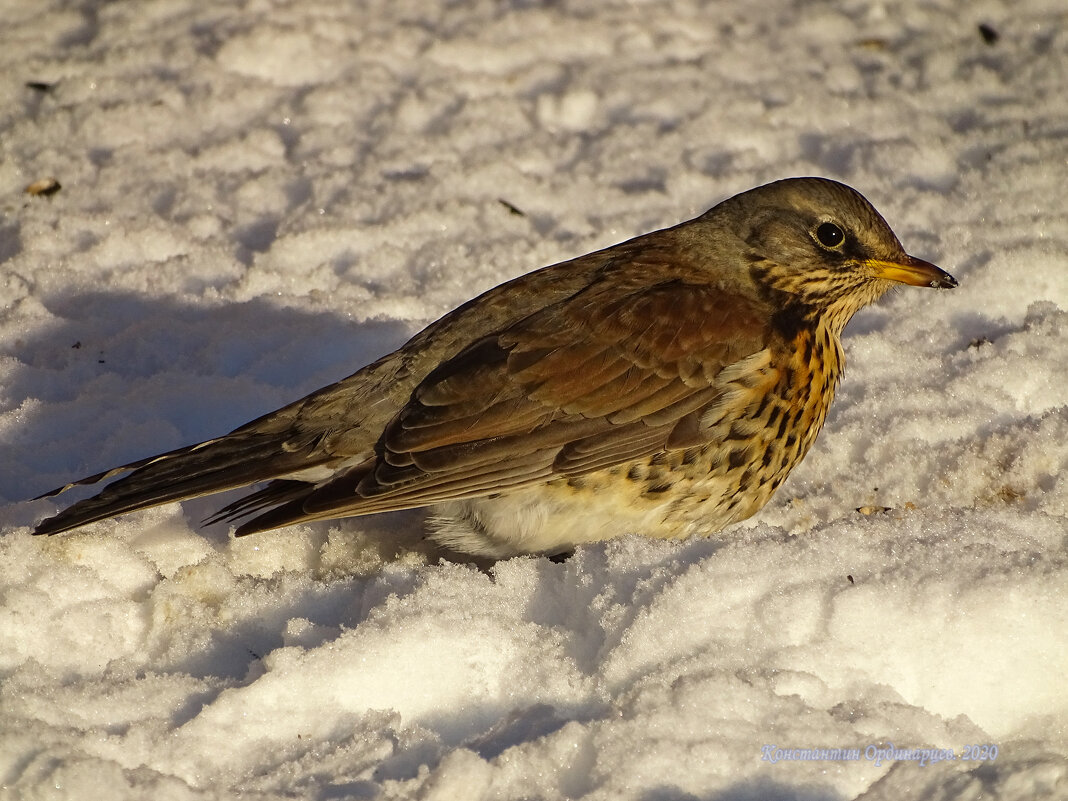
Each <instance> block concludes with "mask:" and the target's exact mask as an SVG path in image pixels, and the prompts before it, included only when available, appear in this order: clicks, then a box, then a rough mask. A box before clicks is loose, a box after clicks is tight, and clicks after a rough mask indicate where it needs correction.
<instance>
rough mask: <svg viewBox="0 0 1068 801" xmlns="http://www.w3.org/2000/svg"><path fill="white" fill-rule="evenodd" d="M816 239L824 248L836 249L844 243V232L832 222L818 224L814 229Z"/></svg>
mask: <svg viewBox="0 0 1068 801" xmlns="http://www.w3.org/2000/svg"><path fill="white" fill-rule="evenodd" d="M816 239H817V240H819V243H820V244H821V245H823V246H824V247H825V248H836V247H838V246H839V245H841V244H842V243H843V242H845V232H844V231H843V230H842V229H841V228H839V227H838V226H837V225H835V224H834V223H833V222H825V223H820V224H819V227H817V228H816Z"/></svg>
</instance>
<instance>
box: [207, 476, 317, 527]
mask: <svg viewBox="0 0 1068 801" xmlns="http://www.w3.org/2000/svg"><path fill="white" fill-rule="evenodd" d="M314 487H315V485H314V484H310V483H308V482H307V481H295V480H293V479H286V478H277V479H275V480H274V481H272V482H271V483H270V484H268V485H267V486H266V487H264V488H263V489H261V490H258V491H257V492H253V493H252V494H251V495H244V496H242V497H240V498H238V499H237V500H236V501H234V502H233V503H231V504H229V505H227V506H224V507H223V508H222V509H220V510H219V511H217V512H215V513H214V514H213V515H211V516H210V517H206V518H204V521H203V522H204V525H205V526H210V525H211V524H212V523H219V522H222V521H223V520H237V519H238V518H241V517H247V516H248V515H250V514H253V513H254V512H258V511H259V510H260V509H265V508H267V507H268V506H277V505H278V504H281V503H285V502H286V501H291V500H293V499H295V498H302V497H304V496H305V495H307V494H308V493H309V492H311V490H312V489H314Z"/></svg>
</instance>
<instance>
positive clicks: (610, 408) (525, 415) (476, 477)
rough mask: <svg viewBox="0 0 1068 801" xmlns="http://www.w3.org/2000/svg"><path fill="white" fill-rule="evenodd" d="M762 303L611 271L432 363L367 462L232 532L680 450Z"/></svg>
mask: <svg viewBox="0 0 1068 801" xmlns="http://www.w3.org/2000/svg"><path fill="white" fill-rule="evenodd" d="M631 266H632V267H638V268H641V267H643V266H644V267H647V269H646V270H645V272H646V273H655V265H652V266H648V265H640V264H634V265H631ZM761 311H762V310H761V309H760V308H759V307H758V306H757V305H756V304H755V303H754V302H752V301H749V300H746V299H743V298H740V297H738V296H736V295H733V294H729V293H726V292H725V291H724V290H722V289H719V288H717V287H713V286H708V285H701V284H696V283H690V282H686V281H685V280H683V279H675V280H670V281H665V282H661V283H651V282H650V281H649V280H647V279H644V278H642V277H635V278H633V279H631V280H626V279H625V278H621V276H620V275H619V274H618V273H617V274H615V275H614V276H613V278H612V280H611V281H601V282H598V283H595V284H594V285H593V286H591V287H589V288H588V289H586V290H584V291H583V292H581V293H579V294H577V295H575V296H574V297H571V298H569V299H568V300H566V301H564V302H562V303H558V304H555V305H553V306H550V307H547V308H545V309H542V310H541V311H540V312H537V313H536V314H533V315H531V316H530V317H528V318H526V319H524V320H522V321H520V322H519V323H516V324H514V325H512V326H510V327H508V328H506V329H505V330H503V331H501V332H500V333H497V334H494V335H492V336H487V337H484V338H482V339H480V340H478V341H477V342H475V343H473V344H471V345H470V346H468V347H467V348H466V349H464V350H462V351H461V352H460V353H459V354H457V355H456V356H455V357H454V358H452V359H450V360H448V361H446V362H445V363H444V364H442V365H440V366H439V367H438V368H437V369H435V370H433V371H432V372H431V373H430V374H429V375H427V377H426V378H425V379H424V380H423V381H422V382H421V383H420V384H419V386H418V387H417V388H416V390H415V391H414V392H413V393H412V396H411V398H410V400H409V402H408V403H407V404H406V405H405V406H404V408H403V409H402V410H401V411H400V412H399V413H398V414H397V415H396V416H395V417H394V419H393V420H392V421H391V422H390V423H389V425H388V426H387V427H386V429H385V431H384V433H383V435H382V437H381V439H380V441H379V444H378V448H377V451H378V459H377V461H376V463H375V464H374V465H373V466H372V465H363V466H361V467H360V468H357V469H354V470H352V471H350V472H349V473H348V474H346V475H341V476H339V477H337V478H335V479H333V480H331V481H330V482H328V483H326V484H324V485H321V486H319V487H317V488H315V489H314V490H312V491H310V492H309V493H308V494H306V495H305V496H304V497H302V498H299V499H296V500H293V501H291V502H290V503H287V504H283V506H281V507H279V508H278V509H276V510H272V511H271V512H267V513H266V514H265V515H263V516H261V517H260V518H256V519H254V520H252V521H250V523H248V524H246V526H243V527H242V528H241V529H239V533H251V532H252V531H258V530H262V529H264V528H270V527H274V526H278V525H285V524H286V523H289V522H295V521H296V520H301V519H316V518H326V517H340V516H347V515H354V514H356V515H358V514H367V513H371V512H378V511H387V510H393V509H401V508H408V507H414V506H423V505H427V504H430V503H434V502H437V501H441V500H446V499H451V498H461V497H471V496H477V495H487V494H490V493H493V492H499V491H502V490H507V489H509V488H515V487H519V486H524V485H529V484H532V483H537V482H541V481H545V480H547V479H550V478H552V477H554V476H573V475H580V474H582V473H587V472H590V471H593V470H599V469H603V468H605V467H608V466H610V465H613V464H619V463H622V462H626V461H629V460H632V459H635V458H639V457H642V456H645V455H652V454H655V453H657V452H660V451H663V450H666V449H669V448H671V447H685V446H687V445H688V444H692V442H691V440H692V436H693V432H694V431H696V429H697V426H696V425H695V423H696V418H697V417H698V416H699V414H700V410H701V409H703V408H704V407H706V406H707V405H708V404H710V403H712V402H713V400H714V398H715V392H716V390H715V389H714V388H713V381H714V379H715V377H716V375H717V374H718V373H719V371H720V370H721V369H722V368H723V367H724V366H726V365H728V364H731V363H733V362H736V361H738V360H739V359H742V358H745V357H746V356H748V355H750V354H752V353H755V352H756V351H758V350H760V349H762V348H763V347H764V346H765V337H766V333H767V332H766V325H765V320H766V316H765V315H763V314H762V313H761Z"/></svg>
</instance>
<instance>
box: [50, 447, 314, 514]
mask: <svg viewBox="0 0 1068 801" xmlns="http://www.w3.org/2000/svg"><path fill="white" fill-rule="evenodd" d="M287 444H288V443H286V442H285V440H284V439H283V438H281V437H279V436H264V435H262V434H261V435H255V434H251V435H244V436H241V435H238V436H235V435H232V434H231V435H229V436H226V437H222V438H221V439H216V440H208V441H207V442H202V443H200V444H199V445H192V446H190V447H187V448H179V449H178V450H175V451H170V452H169V453H164V454H161V455H159V456H154V457H151V458H149V459H142V460H141V461H138V462H133V463H131V464H128V465H125V466H123V467H117V468H114V469H112V470H106V471H104V472H103V473H98V474H97V475H95V476H90V477H89V478H85V479H82V480H81V481H76V482H74V483H72V484H68V485H66V486H64V487H60V488H59V489H57V490H53V491H52V492H48V493H45V494H44V495H42V496H41V497H42V498H47V497H50V496H53V495H58V494H59V493H60V492H63V491H64V490H66V489H69V488H70V487H73V486H77V485H80V484H92V483H95V482H97V481H101V480H103V479H105V478H109V477H110V476H112V475H116V474H118V473H121V472H123V471H125V470H133V472H132V473H130V475H128V476H126V477H125V478H121V479H119V480H118V481H115V482H114V483H112V484H109V485H108V486H107V487H105V488H104V489H103V490H102V491H101V492H100V493H99V494H98V495H95V496H93V497H92V498H87V499H85V500H84V501H78V502H77V503H75V504H73V505H72V506H70V507H69V508H67V509H64V510H63V511H62V512H60V513H59V514H57V515H55V516H54V517H50V518H48V519H46V520H42V521H41V522H40V523H39V524H38V525H37V528H36V529H35V530H34V532H33V533H34V534H57V533H59V532H61V531H67V530H68V529H72V528H77V527H78V526H82V525H85V524H86V523H92V522H95V521H97V520H103V519H105V518H108V517H114V516H115V515H119V514H123V513H124V512H132V511H135V510H137V509H146V508H148V507H150V506H158V505H159V504H163V503H169V502H171V501H181V500H185V499H187V498H195V497H197V496H199V495H209V494H211V493H215V492H223V491H224V490H229V489H235V488H237V487H245V486H248V485H249V484H255V483H257V482H259V481H267V480H268V479H272V478H275V477H277V476H280V475H286V474H287V473H293V472H296V471H299V470H303V469H305V468H309V467H315V466H317V465H319V464H323V463H324V462H326V461H328V460H327V459H326V458H320V459H314V458H309V457H310V453H309V452H310V451H312V449H310V448H307V449H306V448H298V449H296V450H289V449H287V448H286V447H284V446H285V445H287Z"/></svg>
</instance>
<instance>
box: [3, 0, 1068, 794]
mask: <svg viewBox="0 0 1068 801" xmlns="http://www.w3.org/2000/svg"><path fill="white" fill-rule="evenodd" d="M0 5H2V10H0V17H2V19H3V26H2V29H0V44H2V45H3V46H2V48H0V64H2V70H3V75H4V76H5V78H6V80H4V81H3V82H2V83H0V198H2V201H0V301H2V302H0V454H2V455H0V523H2V527H3V533H2V535H0V621H2V623H0V626H2V629H0V788H2V790H0V797H2V798H5V799H6V798H12V799H15V798H17V799H68V798H69V799H85V798H89V797H94V798H108V799H143V798H153V799H161V800H163V801H171V800H172V799H175V800H177V799H214V798H232V797H237V796H240V797H242V798H245V799H283V798H286V799H289V798H308V799H323V800H324V801H325V800H326V799H342V798H352V799H402V798H422V799H472V800H474V799H483V798H484V799H572V798H590V799H636V800H638V799H640V800H641V801H683V799H702V800H703V801H704V800H707V801H756V800H757V799H791V800H793V801H840V800H843V799H863V800H864V801H874V799H895V800H899V799H961V800H962V801H963V800H965V799H967V800H968V801H971V799H980V798H982V799H1004V800H1007V799H1021V800H1022V799H1038V798H1051V799H1052V798H1066V797H1068V692H1066V691H1065V688H1066V686H1068V685H1066V683H1065V676H1066V675H1068V557H1066V544H1068V540H1066V537H1068V490H1066V486H1068V485H1066V482H1065V480H1064V475H1065V473H1066V471H1068V405H1066V403H1068V374H1066V369H1065V365H1066V364H1068V199H1066V198H1068V195H1066V193H1065V186H1066V185H1068V92H1066V91H1065V87H1066V86H1068V12H1066V11H1065V8H1064V3H1063V0H1018V1H1014V2H1011V3H1010V2H1008V0H1006V1H1005V2H997V1H996V0H979V2H972V3H967V4H963V3H958V2H953V1H952V0H929V1H928V2H907V1H906V0H889V1H888V2H881V3H865V2H860V1H859V0H842V2H824V3H812V2H805V1H804V0H770V2H765V3H760V4H753V3H750V2H744V1H743V0H723V1H722V2H698V0H672V2H663V3H659V2H658V3H652V2H633V1H631V0H628V1H627V2H621V1H618V0H616V1H613V0H598V2H594V3H586V2H572V1H571V0H562V2H552V3H550V2H537V1H536V0H531V1H528V2H524V1H521V0H515V1H514V2H506V1H505V0H493V1H492V2H491V0H472V2H464V3H430V2H423V1H422V0H419V1H416V0H364V1H363V2H358V3H344V2H338V1H335V2H328V0H311V1H310V2H305V1H304V0H302V1H301V2H297V0H245V1H244V2H232V1H230V0H224V2H218V3H200V2H195V0H138V2H111V3H106V2H96V1H95V0H89V2H82V3H67V2H63V1H62V0H40V1H39V2H33V3H27V2H22V0H7V2H4V3H2V4H0ZM981 26H982V27H981ZM811 174H815V175H824V176H827V177H831V178H836V179H839V180H843V181H845V182H846V183H849V184H851V185H853V186H855V187H856V188H858V189H859V190H860V191H861V192H863V193H864V194H865V195H866V196H867V197H869V198H870V199H871V200H872V202H873V203H874V204H875V205H876V207H877V208H879V209H880V210H881V211H882V212H883V214H884V215H885V216H886V217H887V219H888V221H889V222H890V224H891V225H892V226H893V228H894V229H895V231H896V232H897V233H898V235H899V236H900V237H901V239H902V241H903V242H904V244H905V246H906V248H907V249H908V250H909V251H910V252H911V253H913V254H915V255H917V256H920V257H922V258H926V259H929V260H931V261H934V262H935V263H938V264H940V265H942V266H943V267H945V268H946V269H947V270H949V271H950V272H952V273H953V274H954V275H955V276H956V277H957V278H958V279H959V280H960V282H961V286H960V288H959V289H957V290H954V291H952V292H934V291H922V290H917V289H902V290H901V291H899V292H897V293H895V294H894V295H892V296H891V297H888V298H886V299H884V301H883V302H882V303H880V304H879V305H878V306H877V307H875V308H872V309H869V310H866V311H865V312H862V313H861V314H860V315H858V317H857V319H856V320H855V321H854V322H853V323H852V324H851V326H850V327H849V328H848V329H847V333H846V338H845V346H846V352H847V357H848V360H849V363H850V367H849V370H848V372H847V375H846V378H845V382H844V384H843V386H842V388H841V390H840V393H839V397H838V399H837V402H836V404H835V405H834V407H833V408H832V412H831V416H830V418H829V421H828V425H827V428H826V430H825V431H824V433H823V435H822V436H821V438H820V440H819V441H818V442H817V445H816V446H815V448H814V449H813V451H812V452H811V453H810V454H809V456H808V458H807V460H806V461H805V463H804V464H803V465H802V466H800V467H799V468H798V469H797V470H796V471H795V472H794V474H793V475H792V476H791V478H790V480H789V481H788V482H787V483H786V484H785V486H784V487H783V488H782V490H781V491H780V492H779V494H778V495H777V496H776V497H775V498H774V499H773V500H772V502H771V504H770V505H769V506H768V507H767V508H766V509H765V510H764V511H763V512H762V513H761V514H760V515H759V516H757V517H756V518H754V519H753V520H752V521H749V523H747V524H744V525H742V526H739V527H737V528H735V529H734V530H732V531H728V532H723V533H721V534H718V535H715V536H713V537H711V538H709V539H701V540H693V541H687V542H682V543H663V542H651V541H644V540H643V541H638V540H635V539H633V538H622V539H619V540H616V541H613V542H611V543H608V544H605V545H600V546H596V547H587V548H581V549H579V551H578V552H577V553H576V554H575V555H574V557H573V558H572V559H570V560H569V561H566V562H564V563H554V562H551V561H549V560H546V559H534V558H522V559H515V560H511V561H505V562H501V563H499V564H497V565H494V566H490V567H486V566H476V565H471V564H462V563H458V562H455V561H451V562H450V561H440V559H439V557H440V554H438V553H436V552H434V551H433V550H431V549H430V548H429V547H427V546H426V545H424V544H423V543H422V542H421V536H422V532H423V527H422V526H423V520H422V517H421V515H420V514H419V513H405V514H396V515H391V516H382V517H380V518H369V519H358V520H349V521H343V522H340V523H338V522H333V523H323V524H315V525H303V526H297V527H294V528H291V529H286V530H283V531H279V532H275V533H270V534H264V535H259V536H256V537H251V538H246V539H243V540H240V541H237V540H234V539H232V538H231V537H229V534H228V531H227V529H226V528H225V527H224V526H214V527H211V528H208V529H206V530H205V531H203V532H201V531H200V530H198V528H197V521H198V520H200V519H201V518H203V517H204V516H205V515H206V514H207V513H208V512H210V511H211V510H213V509H214V508H217V507H218V506H219V505H220V501H219V499H218V498H216V499H202V500H197V501H192V502H188V503H186V504H184V505H182V506H179V505H173V504H172V505H169V506H164V507H161V508H158V509H154V510H149V511H145V512H141V513H135V514H131V515H128V516H126V517H123V518H121V519H118V520H113V521H105V522H102V523H99V524H95V525H93V526H90V527H87V528H85V529H84V530H80V531H76V532H72V533H70V534H68V535H63V536H57V537H52V538H34V537H31V536H30V534H29V527H30V526H31V525H32V524H33V523H34V522H35V521H36V520H38V519H40V518H41V517H43V516H44V515H46V514H48V513H49V512H50V511H52V510H54V509H55V508H56V507H55V504H54V503H53V502H51V501H40V502H33V503H28V502H27V501H26V499H27V498H30V497H33V496H34V495H37V494H39V493H40V492H43V491H45V490H48V489H51V488H52V487H54V486H56V485H59V484H62V483H64V482H66V481H67V480H69V479H71V478H74V477H78V476H81V475H85V474H87V473H90V472H95V471H97V470H100V469H103V468H105V467H110V466H112V465H115V464H118V463H121V462H123V461H125V460H131V459H135V458H138V457H142V456H146V455H149V454H151V453H156V452H159V451H162V450H166V449H169V448H173V447H177V446H180V445H184V444H188V443H191V442H195V441H197V440H200V439H204V438H207V437H210V436H213V435H217V434H220V433H223V432H226V431H228V430H230V429H231V428H233V427H235V426H236V425H238V424H240V423H243V422H245V421H246V420H248V419H251V418H252V417H254V416H256V415H258V414H261V413H263V412H267V411H269V410H271V409H273V408H275V407H277V406H280V405H281V404H283V403H285V402H287V401H290V400H293V399H295V398H297V397H299V396H300V395H302V394H303V393H305V392H307V391H310V390H312V389H315V388H317V387H318V386H321V385H324V384H327V383H330V382H332V381H334V380H337V379H338V378H341V377H342V376H344V375H347V374H349V373H351V372H353V371H354V370H355V369H356V368H358V367H360V366H361V365H363V364H364V363H366V362H368V361H370V360H372V359H373V358H376V357H377V356H379V355H381V354H382V353H385V352H387V351H388V350H391V349H392V348H394V347H396V346H398V345H399V344H401V343H402V342H403V341H404V340H405V339H406V337H407V336H409V335H410V334H412V333H414V332H415V331H417V330H419V329H420V328H421V327H422V326H423V325H425V324H426V323H428V322H429V321H431V320H433V319H435V318H436V317H438V316H439V315H440V314H442V313H444V312H445V311H447V310H449V309H450V308H452V307H453V306H455V305H457V304H458V303H460V302H462V301H464V300H466V299H468V298H470V297H472V296H474V295H475V294H477V293H478V292H480V291H482V290H484V289H486V288H488V287H490V286H493V285H495V284H497V283H499V282H501V281H503V280H506V279H508V278H511V277H513V276H516V275H518V274H520V273H522V272H525V271H528V270H530V269H534V268H536V267H540V266H542V265H545V264H549V263H552V262H554V261H558V260H561V259H565V258H569V257H572V256H577V255H580V254H582V253H586V252H588V251H590V250H593V249H595V248H598V247H601V246H605V245H609V244H612V243H615V242H618V241H621V240H623V239H626V238H628V237H630V236H633V235H636V234H639V233H642V232H645V231H649V230H653V229H655V228H659V227H663V226H666V225H670V224H674V223H676V222H679V221H681V220H683V219H687V218H689V217H691V216H694V215H696V214H698V213H700V212H701V211H703V210H705V209H706V208H708V207H709V206H711V205H713V204H714V203H716V202H718V201H719V200H721V199H722V198H724V197H727V196H729V195H732V194H735V193H736V192H739V191H742V190H744V189H748V188H750V187H752V186H755V185H758V184H761V183H764V182H767V181H769V180H773V179H776V178H782V177H787V176H791V175H811ZM46 178H54V179H56V180H57V181H58V182H59V184H60V186H61V188H60V190H59V191H58V192H56V193H54V194H39V195H31V194H26V193H25V192H24V191H23V190H24V188H25V187H26V186H28V185H29V184H31V183H33V182H36V181H39V180H42V179H46ZM231 497H232V496H231ZM858 508H859V509H863V510H864V512H867V514H864V513H861V512H858V511H857V510H858ZM974 746H979V748H977V749H975V750H974V751H968V750H966V749H968V748H969V747H974ZM983 746H996V748H997V751H996V758H991V757H992V756H993V751H992V750H991V749H990V748H986V749H985V750H984V749H983ZM832 749H838V750H832ZM946 749H949V750H951V751H952V756H953V757H954V758H952V759H946V758H944V757H945V753H944V751H945V750H946ZM932 751H933V752H934V754H933V755H932V753H931V752H932ZM854 755H855V758H850V757H851V756H854ZM969 756H976V757H978V758H977V759H968V758H965V757H969Z"/></svg>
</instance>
